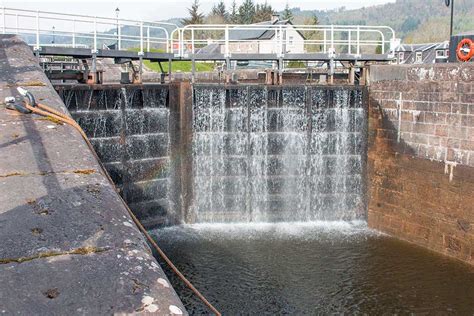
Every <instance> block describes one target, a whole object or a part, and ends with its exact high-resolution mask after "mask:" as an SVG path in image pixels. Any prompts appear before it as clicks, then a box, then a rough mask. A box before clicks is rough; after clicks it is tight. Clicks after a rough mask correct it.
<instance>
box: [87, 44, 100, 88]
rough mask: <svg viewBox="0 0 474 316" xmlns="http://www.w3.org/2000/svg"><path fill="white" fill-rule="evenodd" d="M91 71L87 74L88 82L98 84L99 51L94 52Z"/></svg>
mask: <svg viewBox="0 0 474 316" xmlns="http://www.w3.org/2000/svg"><path fill="white" fill-rule="evenodd" d="M91 68H92V69H91V72H90V73H89V75H88V76H87V77H88V78H87V83H88V84H96V83H98V82H97V53H96V52H94V53H93V54H92V67H91Z"/></svg>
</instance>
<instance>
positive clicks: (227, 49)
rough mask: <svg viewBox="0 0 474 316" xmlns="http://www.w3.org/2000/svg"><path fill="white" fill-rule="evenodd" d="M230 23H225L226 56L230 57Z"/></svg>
mask: <svg viewBox="0 0 474 316" xmlns="http://www.w3.org/2000/svg"><path fill="white" fill-rule="evenodd" d="M229 53H230V52H229V25H228V24H226V25H225V57H229Z"/></svg>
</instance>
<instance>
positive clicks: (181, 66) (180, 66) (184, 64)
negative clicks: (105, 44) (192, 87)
mask: <svg viewBox="0 0 474 316" xmlns="http://www.w3.org/2000/svg"><path fill="white" fill-rule="evenodd" d="M129 50H131V51H137V52H138V51H139V48H130V49H129ZM150 52H152V53H164V52H165V51H164V50H162V49H153V48H152V49H150ZM143 63H144V65H145V66H146V67H147V68H148V69H150V70H152V71H156V72H161V69H160V65H159V64H158V63H157V62H154V63H152V62H150V61H149V60H145V61H144V62H143ZM195 64H196V71H198V72H205V71H213V70H214V63H204V62H196V63H195ZM161 66H162V67H163V71H164V72H168V68H169V63H168V62H163V63H161ZM171 71H172V72H191V71H192V63H191V62H190V61H173V62H171Z"/></svg>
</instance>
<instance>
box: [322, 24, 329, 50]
mask: <svg viewBox="0 0 474 316" xmlns="http://www.w3.org/2000/svg"><path fill="white" fill-rule="evenodd" d="M323 41H324V42H323V50H324V51H323V53H327V52H328V46H327V34H326V29H324V38H323Z"/></svg>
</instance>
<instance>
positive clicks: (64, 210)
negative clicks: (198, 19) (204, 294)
mask: <svg viewBox="0 0 474 316" xmlns="http://www.w3.org/2000/svg"><path fill="white" fill-rule="evenodd" d="M20 86H21V87H23V88H26V89H28V90H29V91H31V92H32V93H33V94H34V95H35V97H36V99H37V100H39V101H41V103H43V104H46V105H48V106H51V107H53V108H54V109H56V110H58V111H61V112H63V113H66V114H68V111H67V109H66V107H65V106H64V104H63V102H62V101H61V99H60V98H59V96H58V95H57V93H56V92H55V90H54V88H53V87H52V86H51V84H50V82H49V80H48V79H47V78H46V76H45V74H44V73H43V71H42V69H41V68H40V66H39V65H38V62H37V58H36V57H34V56H33V52H32V50H31V48H30V47H28V46H27V45H26V44H25V43H24V42H23V41H21V40H20V39H18V38H16V37H15V36H13V35H0V100H3V99H4V98H5V97H7V96H12V95H17V92H16V88H17V87H20ZM0 130H1V133H0V282H1V284H2V286H1V287H0V312H1V313H3V314H5V315H13V314H20V315H70V314H85V315H102V314H134V313H147V312H150V311H156V313H157V314H162V315H168V314H170V313H171V310H170V305H175V306H177V307H179V308H180V309H181V310H182V311H183V313H185V311H184V306H183V305H182V303H181V302H180V300H179V298H178V297H177V295H176V293H175V291H174V290H173V288H172V287H171V286H169V282H168V281H167V278H166V276H165V274H164V272H163V271H162V270H161V268H160V267H159V265H158V263H157V261H156V260H155V258H154V257H153V255H152V253H151V250H150V248H149V247H148V246H147V244H146V241H145V239H144V238H143V236H142V234H141V233H140V232H139V230H138V228H137V227H136V226H135V224H134V223H133V222H132V219H131V217H130V215H129V214H128V212H127V210H126V209H125V206H124V204H123V203H122V201H121V200H120V197H119V196H118V194H117V193H116V191H115V189H114V188H113V186H112V185H111V184H110V183H109V182H108V181H107V179H106V177H105V176H104V175H103V173H102V171H101V168H100V166H99V164H98V162H97V161H96V159H95V158H94V156H93V155H92V153H91V152H90V150H89V148H88V147H87V145H86V143H85V142H84V140H83V139H82V137H81V135H80V134H79V132H77V131H76V130H75V129H74V128H73V127H71V126H69V125H62V124H57V122H55V121H52V120H48V119H45V118H43V117H41V116H37V115H33V114H27V115H23V114H20V113H18V112H17V111H13V110H7V109H6V108H5V104H0ZM171 308H172V310H175V307H171Z"/></svg>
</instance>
